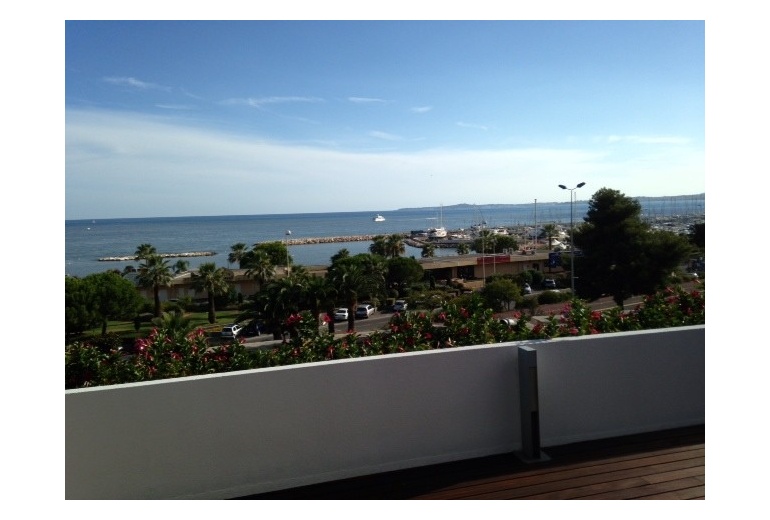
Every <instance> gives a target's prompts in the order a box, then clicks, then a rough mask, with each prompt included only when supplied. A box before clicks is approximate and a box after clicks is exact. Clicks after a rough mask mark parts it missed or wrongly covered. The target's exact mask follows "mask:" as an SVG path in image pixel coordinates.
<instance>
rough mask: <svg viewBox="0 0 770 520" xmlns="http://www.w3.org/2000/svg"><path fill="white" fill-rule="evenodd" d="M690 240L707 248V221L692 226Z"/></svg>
mask: <svg viewBox="0 0 770 520" xmlns="http://www.w3.org/2000/svg"><path fill="white" fill-rule="evenodd" d="M688 238H689V239H690V242H691V243H692V244H693V245H694V246H695V247H697V248H699V249H705V247H706V223H705V222H700V223H698V224H693V225H691V226H690V232H689V234H688Z"/></svg>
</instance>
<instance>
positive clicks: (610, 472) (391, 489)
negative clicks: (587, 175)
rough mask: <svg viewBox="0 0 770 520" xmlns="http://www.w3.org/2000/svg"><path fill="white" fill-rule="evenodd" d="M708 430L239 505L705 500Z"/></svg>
mask: <svg viewBox="0 0 770 520" xmlns="http://www.w3.org/2000/svg"><path fill="white" fill-rule="evenodd" d="M705 451H706V443H705V426H703V425H701V426H693V427H687V428H677V429H673V430H665V431H657V432H651V433H644V434H637V435H630V436H624V437H616V438H611V439H603V440H598V441H587V442H580V443H575V444H569V445H564V446H556V447H551V448H547V449H545V450H543V454H544V455H545V457H543V460H542V461H536V462H530V463H526V462H523V461H522V459H520V458H519V457H517V456H516V455H515V454H513V453H509V454H503V455H495V456H490V457H482V458H476V459H471V460H464V461H458V462H450V463H444V464H436V465H432V466H426V467H420V468H412V469H405V470H399V471H392V472H388V473H381V474H377V475H370V476H365V477H357V478H350V479H344V480H338V481H335V482H328V483H324V484H315V485H311V486H304V487H299V488H294V489H286V490H282V491H275V492H271V493H263V494H258V495H252V496H247V497H243V498H241V499H240V500H318V499H347V500H367V499H368V500H377V499H380V500H382V499H391V500H407V499H412V500H548V499H550V500H564V499H584V500H586V499H587V500H651V499H652V500H693V499H695V500H703V499H705V497H706V477H705V475H706V463H705Z"/></svg>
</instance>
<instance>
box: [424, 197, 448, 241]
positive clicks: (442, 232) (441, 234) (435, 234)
mask: <svg viewBox="0 0 770 520" xmlns="http://www.w3.org/2000/svg"><path fill="white" fill-rule="evenodd" d="M428 238H446V228H445V227H444V205H443V204H442V205H441V219H440V220H439V227H435V228H430V229H429V230H428Z"/></svg>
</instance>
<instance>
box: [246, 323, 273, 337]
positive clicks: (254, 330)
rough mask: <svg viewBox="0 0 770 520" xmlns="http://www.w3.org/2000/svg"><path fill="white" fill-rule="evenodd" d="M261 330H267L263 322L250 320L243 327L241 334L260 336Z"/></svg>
mask: <svg viewBox="0 0 770 520" xmlns="http://www.w3.org/2000/svg"><path fill="white" fill-rule="evenodd" d="M262 331H265V332H269V331H268V330H267V327H266V326H265V324H264V323H261V322H259V321H257V320H251V321H250V322H249V323H248V324H247V325H246V326H245V327H244V328H243V331H242V332H241V334H246V335H250V336H261V335H262Z"/></svg>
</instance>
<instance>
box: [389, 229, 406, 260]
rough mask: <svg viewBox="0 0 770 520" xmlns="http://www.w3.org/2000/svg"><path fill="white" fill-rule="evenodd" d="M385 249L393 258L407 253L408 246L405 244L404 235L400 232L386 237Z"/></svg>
mask: <svg viewBox="0 0 770 520" xmlns="http://www.w3.org/2000/svg"><path fill="white" fill-rule="evenodd" d="M385 249H386V252H387V255H385V256H389V257H391V258H398V256H399V255H402V254H404V253H406V246H405V245H404V236H403V235H400V234H398V233H394V234H392V235H389V236H388V238H387V239H385Z"/></svg>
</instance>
